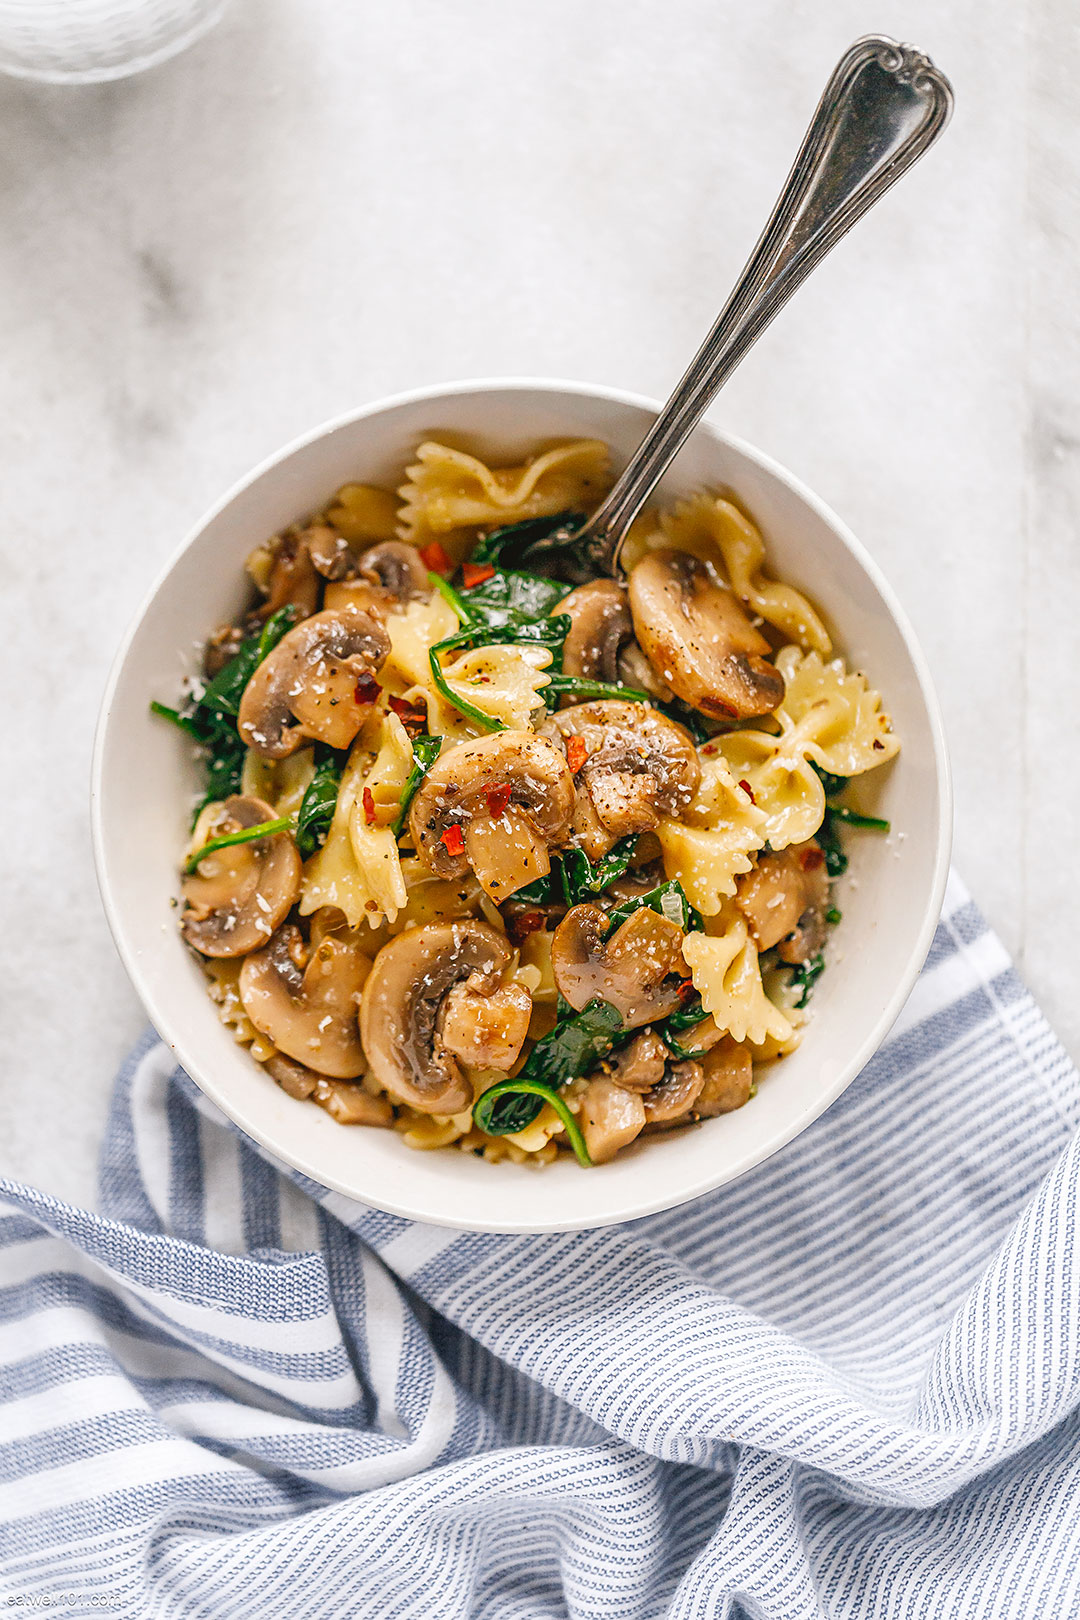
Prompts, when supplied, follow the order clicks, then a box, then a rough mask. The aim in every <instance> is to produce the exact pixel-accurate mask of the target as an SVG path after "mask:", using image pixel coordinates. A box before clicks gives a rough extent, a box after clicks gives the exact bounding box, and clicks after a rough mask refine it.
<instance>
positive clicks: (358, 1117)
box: [311, 1075, 394, 1125]
mask: <svg viewBox="0 0 1080 1620" xmlns="http://www.w3.org/2000/svg"><path fill="white" fill-rule="evenodd" d="M311 1100H312V1102H317V1103H318V1105H319V1107H320V1108H325V1109H326V1112H327V1113H328V1114H329V1115H330V1116H331V1118H332V1119H336V1120H337V1122H338V1124H339V1125H390V1124H392V1123H393V1119H394V1110H393V1108H392V1107H391V1106H390V1103H389V1100H388V1099H387V1098H386V1097H373V1096H372V1095H371V1093H370V1092H368V1091H365V1090H364V1088H363V1086H354V1085H350V1084H349V1082H348V1081H347V1080H327V1079H326V1078H325V1076H323V1075H319V1076H318V1083H317V1085H316V1087H315V1090H314V1091H313V1092H312V1094H311Z"/></svg>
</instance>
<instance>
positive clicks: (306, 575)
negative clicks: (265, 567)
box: [259, 530, 322, 619]
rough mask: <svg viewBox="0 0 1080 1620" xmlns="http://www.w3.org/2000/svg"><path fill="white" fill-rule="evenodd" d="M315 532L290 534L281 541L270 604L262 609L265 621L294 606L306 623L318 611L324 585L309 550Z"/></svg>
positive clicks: (270, 584)
mask: <svg viewBox="0 0 1080 1620" xmlns="http://www.w3.org/2000/svg"><path fill="white" fill-rule="evenodd" d="M311 532H312V531H311V530H290V532H289V533H287V534H283V535H282V537H281V539H280V540H279V541H278V543H277V547H276V549H275V551H274V557H273V562H272V564H271V567H270V578H269V579H268V581H267V585H266V601H265V602H263V604H262V606H261V607H260V608H259V614H260V616H261V617H262V618H264V619H268V618H269V617H270V615H271V614H272V613H276V612H277V611H278V609H279V608H283V607H286V606H292V607H294V608H295V609H296V618H297V619H306V618H307V617H308V616H309V614H312V613H314V612H315V609H316V608H317V607H318V605H319V588H320V586H321V584H322V581H321V580H320V578H319V576H318V574H317V573H316V571H315V568H314V565H313V564H312V560H311V553H310V551H309V549H308V537H309V535H310V534H311Z"/></svg>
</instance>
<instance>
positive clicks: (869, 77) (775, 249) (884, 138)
mask: <svg viewBox="0 0 1080 1620" xmlns="http://www.w3.org/2000/svg"><path fill="white" fill-rule="evenodd" d="M951 111H952V88H951V86H950V84H949V81H948V79H946V77H945V75H944V74H943V73H941V72H940V71H939V70H938V69H937V68H936V67H935V66H934V64H933V63H932V62H931V61H930V59H929V57H927V56H924V55H922V53H921V52H919V51H916V50H914V49H913V48H912V47H911V46H910V45H899V44H897V42H896V41H895V40H892V39H887V38H884V37H883V36H867V37H866V38H865V39H859V40H856V42H855V44H854V45H852V47H851V49H850V50H849V51H848V52H847V53H846V55H845V56H844V57H843V58H842V59H841V61H840V62H839V63H838V64H837V66H836V69H835V71H834V72H833V75H832V77H831V78H830V80H829V82H828V84H827V85H826V86H825V91H824V94H823V95H822V98H821V101H820V102H819V104H818V108H817V111H816V112H815V114H814V117H813V119H812V121H811V124H810V128H809V129H808V130H807V132H806V137H805V139H804V140H803V143H802V146H801V148H800V150H799V155H798V157H797V158H796V159H795V163H794V166H793V168H792V170H791V173H790V174H789V175H788V178H787V182H786V184H785V186H784V189H783V191H782V192H781V194H780V197H779V200H778V202H777V204H776V207H775V208H774V209H773V212H772V216H771V218H770V219H769V222H768V224H767V225H766V227H765V230H764V231H763V233H762V235H761V238H760V240H759V242H758V244H757V246H756V247H755V249H754V251H753V253H752V254H751V255H750V258H749V260H748V262H747V264H746V267H745V269H744V270H743V272H742V275H741V276H740V277H739V280H738V282H737V283H736V285H735V289H734V291H733V292H732V294H731V297H730V298H729V299H728V301H727V303H726V304H725V306H724V308H723V310H722V311H721V313H720V316H719V318H718V319H717V321H716V324H715V326H714V327H713V328H712V330H711V332H710V333H709V335H708V337H707V338H706V339H705V341H704V343H703V344H702V345H701V348H700V349H699V350H698V352H697V354H696V355H695V357H694V359H693V360H692V361H691V363H690V366H689V368H688V370H687V372H686V374H685V376H684V377H683V378H682V381H681V382H680V383H679V385H678V387H677V388H676V389H675V392H674V393H673V394H672V396H671V398H670V399H669V400H668V402H667V404H666V405H665V406H664V409H663V410H662V411H661V412H660V415H659V416H658V417H657V419H656V421H655V422H654V423H653V425H652V427H651V428H650V429H649V431H648V433H647V434H646V435H645V437H644V439H643V440H642V442H641V444H640V445H639V446H638V448H637V450H636V451H635V452H634V455H633V456H632V458H631V460H630V462H629V464H628V466H627V467H626V469H625V471H624V472H623V473H622V475H621V476H620V477H619V479H618V480H617V482H616V483H615V486H614V488H613V489H612V490H611V493H610V494H609V495H608V496H607V498H606V500H605V501H604V502H603V504H602V505H601V506H600V507H599V508H598V509H597V511H596V512H594V513H593V515H592V517H591V518H590V519H589V521H588V523H587V524H586V525H585V527H584V528H583V529H582V530H581V531H580V532H579V533H578V535H577V537H576V541H575V545H574V550H575V551H576V552H577V553H578V554H579V556H582V560H583V561H585V562H586V563H587V564H588V566H589V568H590V570H591V571H593V572H601V573H616V572H618V569H619V552H620V550H621V548H622V542H623V539H624V538H625V535H626V532H627V530H628V529H629V527H630V525H631V523H632V522H633V520H634V518H635V517H636V516H637V514H638V512H639V511H640V510H641V508H642V506H643V505H644V504H645V502H646V500H647V499H648V497H649V495H650V494H651V493H652V490H653V488H654V487H655V485H656V484H657V482H658V480H659V479H660V478H661V477H662V476H663V474H664V472H665V471H666V470H667V468H668V466H669V465H670V463H671V461H672V459H673V458H674V456H675V455H676V454H677V452H678V451H679V449H680V448H681V447H682V445H683V444H684V443H685V441H686V439H687V437H688V436H689V434H690V432H691V431H692V430H693V428H694V427H696V425H697V423H698V422H699V421H700V419H701V417H702V415H703V414H704V412H705V411H706V409H707V408H708V406H709V405H710V404H711V402H712V400H713V398H714V397H715V395H716V393H717V390H718V389H719V388H720V387H721V385H722V384H723V383H724V382H726V380H727V379H728V377H730V375H731V373H732V372H733V371H734V370H735V367H736V366H737V365H738V364H739V362H740V360H742V358H743V356H744V355H745V354H746V353H747V351H748V350H749V349H750V347H751V346H752V345H753V343H754V342H755V340H756V339H757V338H758V337H759V336H760V335H761V333H762V332H763V331H764V330H765V328H766V326H768V324H769V322H770V321H771V320H772V318H773V316H774V315H775V314H776V313H777V311H778V310H779V309H780V308H781V307H782V305H784V304H785V303H786V302H787V300H788V299H789V298H790V297H791V295H792V293H793V292H794V291H795V289H796V287H798V286H800V285H801V284H802V282H803V281H805V280H806V277H807V276H808V275H809V274H810V272H811V270H813V269H814V268H815V266H816V265H818V264H820V263H821V261H822V259H823V258H824V257H825V255H826V253H828V251H829V249H830V248H831V247H832V246H833V245H834V244H835V243H837V242H838V241H839V240H840V238H841V237H842V236H844V235H845V234H846V233H847V232H848V231H849V230H850V229H851V227H852V226H853V225H854V224H855V222H856V220H859V219H861V218H862V216H863V214H865V213H866V211H867V209H868V208H870V207H872V205H873V204H874V203H875V202H877V200H878V198H879V197H880V196H882V195H883V193H884V192H886V191H887V190H888V189H889V187H890V186H891V185H894V184H895V182H896V181H897V180H899V178H900V176H901V175H902V174H904V173H906V171H907V170H908V169H910V167H911V165H912V164H913V163H915V162H916V161H917V160H918V159H919V158H920V157H921V156H922V154H923V153H924V152H925V151H926V150H927V149H928V147H930V146H931V145H932V144H933V143H934V141H935V140H936V139H937V137H938V136H939V135H940V134H941V131H942V130H943V129H944V128H945V125H946V123H947V122H948V119H949V114H950V112H951Z"/></svg>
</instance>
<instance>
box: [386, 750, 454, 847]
mask: <svg viewBox="0 0 1080 1620" xmlns="http://www.w3.org/2000/svg"><path fill="white" fill-rule="evenodd" d="M442 745H443V740H442V738H441V737H414V738H413V745H412V752H413V763H412V770H411V771H410V772H409V774H408V776H407V777H406V778H405V786H404V787H403V788H402V790H401V809H400V810H399V811H398V813H397V817H396V819H395V821H394V837H395V838H400V837H401V834H402V831H403V829H404V827H405V817H406V816H407V815H408V813H409V806H410V804H412V801H413V796H414V795H415V793H416V790H417V788H418V787H419V786H420V783H421V782H422V781H423V780H424V777H425V776H426V775H427V773H428V771H429V770H430V769H431V767H432V766H433V765H434V763H435V761H436V760H437V759H438V757H439V750H440V749H441V748H442Z"/></svg>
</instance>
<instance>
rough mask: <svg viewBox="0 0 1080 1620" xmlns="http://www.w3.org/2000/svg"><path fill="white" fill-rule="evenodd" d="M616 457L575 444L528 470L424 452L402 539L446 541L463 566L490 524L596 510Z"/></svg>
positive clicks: (406, 504)
mask: <svg viewBox="0 0 1080 1620" xmlns="http://www.w3.org/2000/svg"><path fill="white" fill-rule="evenodd" d="M609 460H610V453H609V451H608V447H607V445H606V444H604V443H603V442H602V440H600V439H575V440H572V441H571V442H570V443H569V444H560V445H555V446H554V447H553V448H551V449H548V450H544V451H543V452H541V453H540V454H538V455H535V456H530V457H528V458H527V459H526V460H525V461H524V462H523V463H522V464H521V465H520V466H516V467H489V466H487V465H486V464H485V463H484V462H483V461H481V460H480V459H479V458H478V457H477V456H471V455H468V454H467V453H466V452H465V451H464V450H454V449H452V448H451V447H450V446H449V445H446V444H438V443H435V442H428V443H425V444H422V445H420V446H419V447H418V449H417V452H416V461H415V463H414V464H413V465H412V466H411V467H409V468H408V469H407V473H406V481H405V483H404V484H403V485H402V486H401V488H400V490H399V491H398V494H399V495H400V496H401V501H402V505H401V513H400V519H399V527H398V532H399V534H400V535H401V537H402V539H405V540H409V541H411V542H412V544H413V545H417V546H423V545H424V544H425V543H426V542H427V541H429V540H438V541H439V542H440V544H441V545H442V546H443V547H444V548H445V550H446V552H447V554H448V555H449V556H450V557H451V558H452V559H453V560H454V561H459V560H460V559H461V558H462V556H463V555H464V554H465V553H466V552H467V551H469V550H471V549H472V546H473V544H474V542H475V539H476V530H477V528H478V527H480V526H482V525H485V524H487V525H500V526H501V525H504V524H508V523H521V522H523V521H524V520H525V519H527V518H534V517H553V516H554V515H555V514H556V513H558V512H565V511H568V510H574V511H581V510H586V509H588V508H589V507H592V506H595V505H596V504H597V502H598V501H599V499H600V497H601V496H602V495H603V494H604V493H605V491H606V489H607V487H608V483H609V481H610V480H609V478H608V462H609Z"/></svg>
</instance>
